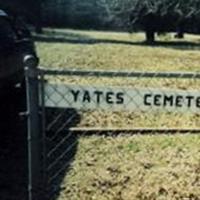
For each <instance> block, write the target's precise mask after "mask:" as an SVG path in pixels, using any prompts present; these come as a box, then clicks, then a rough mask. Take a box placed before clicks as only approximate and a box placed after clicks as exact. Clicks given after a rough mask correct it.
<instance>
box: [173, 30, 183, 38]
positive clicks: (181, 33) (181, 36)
mask: <svg viewBox="0 0 200 200" xmlns="http://www.w3.org/2000/svg"><path fill="white" fill-rule="evenodd" d="M175 38H178V39H183V38H184V32H182V31H178V32H177V33H176V35H175Z"/></svg>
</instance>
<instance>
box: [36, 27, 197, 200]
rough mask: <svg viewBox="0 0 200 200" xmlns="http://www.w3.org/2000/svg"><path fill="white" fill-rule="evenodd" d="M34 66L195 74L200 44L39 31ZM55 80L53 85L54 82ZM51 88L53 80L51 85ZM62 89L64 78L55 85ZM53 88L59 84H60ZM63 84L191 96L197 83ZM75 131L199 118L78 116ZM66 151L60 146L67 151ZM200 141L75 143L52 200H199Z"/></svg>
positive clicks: (183, 123) (182, 123)
mask: <svg viewBox="0 0 200 200" xmlns="http://www.w3.org/2000/svg"><path fill="white" fill-rule="evenodd" d="M36 39H37V49H38V53H39V56H40V58H41V65H42V66H45V67H56V68H61V69H62V68H71V67H72V68H76V69H96V70H98V69H104V70H126V71H134V70H137V71H138V70H139V71H192V72H199V71H200V70H199V60H200V53H199V50H200V43H199V42H200V38H199V37H198V36H194V35H186V38H185V40H184V41H177V40H175V39H173V37H172V35H171V34H168V35H165V36H162V37H159V38H157V40H158V42H157V43H156V44H155V45H154V46H146V45H145V44H144V43H143V40H144V35H143V34H141V33H136V34H131V35H130V34H127V33H113V32H94V31H74V30H64V29H60V30H58V29H57V30H45V34H43V35H37V36H36ZM53 81H55V80H53ZM56 81H57V80H56ZM60 81H62V82H63V81H64V82H66V79H64V80H60ZM60 81H59V82H60ZM68 81H69V82H70V83H72V84H73V83H75V84H77V83H79V84H87V85H88V84H97V85H104V84H106V85H117V86H119V85H120V86H121V85H122V86H127V85H129V86H133V87H134V85H138V84H141V86H145V85H148V86H151V87H156V86H157V87H158V86H162V87H167V88H171V87H173V88H184V89H188V88H189V87H190V88H193V89H197V88H198V86H199V82H198V81H196V80H191V81H186V82H184V81H183V82H181V83H180V82H179V81H178V80H174V81H172V82H169V81H168V80H159V81H158V80H152V81H150V82H145V81H142V83H141V81H140V80H135V81H134V83H133V82H132V80H127V79H123V80H122V79H120V80H118V81H117V80H115V79H114V78H113V79H112V80H107V79H100V80H97V79H96V80H93V79H89V80H88V79H87V80H86V79H81V78H80V79H72V78H69V80H68ZM81 115H82V120H81V122H80V124H79V125H80V126H90V127H99V126H101V127H110V126H114V127H137V126H141V127H160V128H165V127H166V128H167V127H182V128H183V127H190V128H191V127H195V128H196V127H199V126H200V124H199V114H195V115H194V114H188V115H187V114H180V113H175V114H170V113H164V114H162V113H159V114H158V113H153V112H148V113H139V114H137V113H129V112H125V113H119V112H114V113H113V112H111V113H109V112H104V111H99V112H95V111H91V112H89V113H88V112H86V113H81ZM66 148H67V147H66ZM199 158H200V137H199V136H198V135H196V136H195V135H190V134H187V135H176V136H168V135H165V136H159V135H156V136H140V135H138V136H123V133H122V134H121V136H118V137H100V136H92V137H80V138H79V139H78V146H77V150H76V155H75V157H74V161H73V163H72V164H71V168H70V171H69V172H68V173H67V174H66V176H65V177H64V178H63V182H62V188H63V190H62V191H61V193H60V196H59V197H58V200H61V199H62V200H64V199H71V200H79V199H80V200H90V199H91V200H93V199H96V200H107V199H108V200H199V199H200V192H199V191H200V176H199V174H200V159H199Z"/></svg>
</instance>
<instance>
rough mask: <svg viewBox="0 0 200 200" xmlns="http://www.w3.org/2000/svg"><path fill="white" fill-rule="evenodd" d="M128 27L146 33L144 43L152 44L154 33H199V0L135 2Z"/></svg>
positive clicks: (146, 0)
mask: <svg viewBox="0 0 200 200" xmlns="http://www.w3.org/2000/svg"><path fill="white" fill-rule="evenodd" d="M130 25H131V28H132V30H134V28H135V27H137V28H139V29H142V30H144V31H145V33H146V41H147V42H149V43H152V42H154V40H155V33H156V32H158V33H162V32H170V31H176V32H177V34H176V37H178V38H183V37H184V33H185V32H190V33H200V1H199V0H143V1H140V0H137V2H136V3H135V5H134V8H133V9H132V11H131V13H130Z"/></svg>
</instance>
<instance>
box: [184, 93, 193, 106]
mask: <svg viewBox="0 0 200 200" xmlns="http://www.w3.org/2000/svg"><path fill="white" fill-rule="evenodd" d="M185 98H186V100H187V106H188V107H189V108H190V107H191V106H192V100H193V99H194V97H193V96H186V97H185Z"/></svg>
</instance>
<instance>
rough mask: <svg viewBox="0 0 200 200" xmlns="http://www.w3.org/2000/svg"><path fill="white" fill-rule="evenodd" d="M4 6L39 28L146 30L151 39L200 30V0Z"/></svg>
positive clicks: (58, 0)
mask: <svg viewBox="0 0 200 200" xmlns="http://www.w3.org/2000/svg"><path fill="white" fill-rule="evenodd" d="M0 7H1V8H2V7H6V8H9V9H11V10H13V11H15V12H18V13H20V14H23V15H24V16H26V18H27V20H28V21H29V22H30V23H32V24H34V25H35V27H36V31H37V32H41V27H42V25H43V26H62V27H73V28H86V29H88V28H93V29H110V30H116V29H117V30H126V31H138V30H143V31H145V33H146V40H147V42H149V43H151V42H154V40H155V33H162V32H171V31H173V32H174V31H175V32H177V34H176V36H177V37H178V38H183V37H184V33H186V32H190V33H197V34H198V33H200V0H84V1H80V0H15V1H13V0H6V1H5V0H0Z"/></svg>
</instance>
